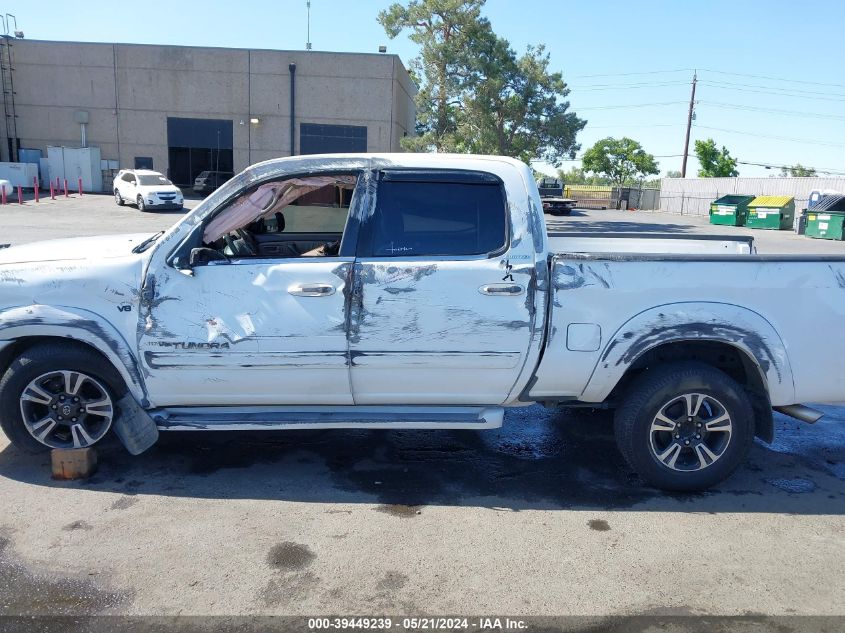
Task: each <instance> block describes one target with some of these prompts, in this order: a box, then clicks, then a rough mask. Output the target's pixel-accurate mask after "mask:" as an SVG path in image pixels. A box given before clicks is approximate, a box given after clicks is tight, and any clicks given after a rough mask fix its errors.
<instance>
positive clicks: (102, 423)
mask: <svg viewBox="0 0 845 633" xmlns="http://www.w3.org/2000/svg"><path fill="white" fill-rule="evenodd" d="M62 373H64V375H65V376H70V377H71V378H70V380H72V381H73V382H74V383H75V384H76V390H75V391H74V390H73V389H71V391H73V393H74V394H77V396H78V397H77V400H79V401H80V402H78V403H74V402H73V398H72V397H67V400H66V403H59V402H58V398H59V397H60V396H59V395H58V393H60V392H61V391H63V390H62V389H61V388H59V389H58V390H57V393H56V394H55V395H54V394H53V393H52V392H53V389H52V388H51V385H54V384H61V385H66V384H67V383H66V380H68V378H64V379H63V377H62V376H60V374H62ZM53 375H56V376H55V377H54V378H50V376H53ZM76 376H83V377H84V379H78V378H76ZM45 377H47V378H45ZM39 380H45V381H46V382H41V383H38V382H37V381H39ZM33 383H36V384H39V385H40V386H41V388H42V391H43V392H44V393H47V394H49V395H51V396H52V395H54V399H55V402H56V404H61V405H62V408H65V407H67V409H68V410H70V409H71V407H83V406H85V407H86V408H87V407H88V406H90V407H91V408H90V409H89V410H87V411H82V409H81V408H80V409H76V410H74V411H71V412H70V413H68V412H67V411H65V416H62V417H64V418H65V419H64V420H63V421H62V422H58V421H57V418H58V416H59V415H61V410H59V409H57V410H56V411H52V413H51V412H50V410H51V409H52V408H53V407H52V405H50V404H44V403H41V402H33V401H32V400H31V399H28V398H26V397H25V395H24V393H25V392H27V393H28V394H33V393H34V392H33V391H32V390H31V389H32V385H33ZM98 391H102V392H104V393H103V396H104V397H103V398H101V397H100V396H99V395H98ZM125 392H126V387H125V386H124V383H123V380H122V379H121V377H120V374H119V373H118V372H117V370H116V369H115V368H114V367H113V366H112V365H111V363H109V362H108V361H107V360H106V359H105V358H103V357H102V356H101V355H100V354H98V353H97V352H96V351H94V350H93V349H90V348H88V347H85V346H84V345H80V344H74V343H43V344H40V345H35V346H33V347H31V348H29V349H27V350H26V351H24V352H23V354H21V355H20V356H19V357H18V358H17V359H16V360H15V361H14V362H13V363H12V364H11V366H10V367H9V369H7V370H6V373H5V374H3V376H2V378H0V428H2V430H3V432H4V433H5V434H6V437H8V438H9V441H11V442H12V444H14V445H15V446H16V447H18V448H20V449H22V450H23V451H25V452H28V453H40V452H43V451H47V450H49V449H50V448H74V447H86V446H93V445H94V444H96V443H97V442H99V441H100V440H101V439H102V438H103V437H105V436H106V435H107V434H108V432H109V430H110V428H111V423H112V421H113V419H114V417H115V416H116V415H117V410H116V402H117V400H118V399H119V398H120V397H121V396H122V395H123V394H124V393H125ZM38 397H39V398H40V397H41V396H38ZM106 400H107V401H108V404H97V403H102V402H103V401H106ZM86 402H87V403H88V404H86ZM25 415H27V416H28V418H29V422H30V425H29V428H28V426H27V424H26V423H25V417H24V416H25ZM42 415H46V416H48V417H50V419H49V420H48V421H46V422H45V421H44V420H39V418H41V417H42ZM72 415H78V416H79V417H77V418H69V419H68V418H67V417H66V416H72ZM45 419H46V418H45ZM70 420H73V422H71V421H70ZM50 422H53V423H55V424H54V425H51V424H50ZM41 423H43V424H41ZM74 426H75V427H77V429H74V428H73V427H74ZM80 426H81V427H82V429H83V431H84V435H83V434H82V433H80V432H79V430H78V427H80ZM30 428H33V429H34V431H30ZM45 429H53V430H52V431H50V432H49V434H47V435H45V442H41V441H39V440H37V439H36V438H35V436H34V434H35V433H38V434H40V433H44V432H45ZM89 439H90V440H92V441H90V442H89V441H88V440H89ZM77 445H79V446H77Z"/></svg>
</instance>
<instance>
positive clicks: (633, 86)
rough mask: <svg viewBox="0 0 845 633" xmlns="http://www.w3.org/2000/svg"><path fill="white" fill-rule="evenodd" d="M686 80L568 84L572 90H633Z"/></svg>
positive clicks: (685, 82) (660, 86) (671, 84)
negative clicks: (584, 84)
mask: <svg viewBox="0 0 845 633" xmlns="http://www.w3.org/2000/svg"><path fill="white" fill-rule="evenodd" d="M688 83H689V82H688V81H655V82H646V83H641V82H640V83H633V84H588V85H586V86H571V85H570V86H569V88H571V89H572V90H576V91H578V90H635V89H637V88H662V87H664V86H684V85H686V84H688Z"/></svg>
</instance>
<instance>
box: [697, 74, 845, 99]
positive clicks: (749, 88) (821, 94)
mask: <svg viewBox="0 0 845 633" xmlns="http://www.w3.org/2000/svg"><path fill="white" fill-rule="evenodd" d="M701 83H703V84H707V85H710V86H714V87H716V88H728V89H731V90H743V91H746V92H759V90H753V88H760V89H762V90H765V91H766V92H764V93H762V94H775V95H777V94H783V95H784V96H796V97H797V96H804V95H811V96H808V97H807V98H813V99H819V98H822V99H826V98H831V97H839V98H845V94H843V93H839V92H825V91H820V90H802V89H799V88H778V87H777V86H759V85H757V84H737V83H732V82H730V81H711V80H708V79H704V80H701ZM837 100H838V99H837Z"/></svg>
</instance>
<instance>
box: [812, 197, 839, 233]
mask: <svg viewBox="0 0 845 633" xmlns="http://www.w3.org/2000/svg"><path fill="white" fill-rule="evenodd" d="M806 214H807V228H806V229H805V231H804V233H805V235H807V236H808V237H815V238H820V239H824V240H842V239H845V235H843V234H845V230H843V228H844V227H845V196H825V198H824V199H822V201H821V202H820V203H819V204H818V205H816V206H815V207H813V208H812V209H807V211H806Z"/></svg>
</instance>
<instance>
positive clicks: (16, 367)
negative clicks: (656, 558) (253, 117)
mask: <svg viewBox="0 0 845 633" xmlns="http://www.w3.org/2000/svg"><path fill="white" fill-rule="evenodd" d="M798 307H800V308H801V309H800V310H798V309H797V308H798ZM810 313H811V314H812V319H811V321H810V322H808V320H807V319H804V318H801V315H802V314H804V315H806V314H810ZM843 318H845V259H843V258H834V257H795V256H764V255H757V254H756V253H755V252H754V247H753V243H752V242H751V240H749V239H746V238H730V237H727V238H726V237H706V236H704V237H696V238H691V237H679V236H675V235H651V236H641V237H635V236H631V235H612V234H611V235H608V234H598V235H594V236H589V235H577V234H552V235H549V234H547V232H546V229H545V225H544V221H543V210H542V204H541V201H540V197H539V195H538V191H537V186H536V184H535V182H534V180H533V178H532V173H531V170H530V169H529V168H528V167H527V166H526V165H524V164H523V163H520V162H518V161H516V160H513V159H509V158H502V157H492V156H452V155H443V154H418V155H416V154H395V155H324V156H308V157H291V158H283V159H278V160H271V161H267V162H264V163H260V164H257V165H255V166H253V167H250V168H249V169H247V170H245V171H244V172H242V173H240V174H238V175H237V176H235V177H234V178H233V179H232V180H230V181H229V182H228V183H226V184H225V185H224V186H223V187H221V188H220V189H218V190H217V191H215V192H214V193H213V194H212V195H211V196H209V197H208V198H207V199H205V200H204V201H203V202H202V203H201V204H199V205H198V206H197V207H196V208H195V209H194V210H193V211H192V212H190V213H189V214H187V215H186V216H185V217H184V218H182V219H181V220H180V221H179V222H178V223H177V224H176V225H175V226H173V227H172V228H171V229H169V230H167V231H165V232H163V233H162V234H157V235H152V236H150V235H128V236H110V237H94V238H77V239H67V240H59V241H53V242H43V243H34V244H25V245H19V246H15V245H12V247H11V248H7V249H3V250H2V251H0V375H2V380H0V423H2V428H3V430H4V432H5V433H6V435H7V436H8V437H9V439H10V440H11V442H12V443H14V444H15V445H17V446H19V447H21V448H23V449H29V450H39V449H40V450H46V449H48V448H60V449H61V448H73V447H86V446H91V445H94V444H96V443H97V442H98V441H99V440H100V439H102V438H103V437H104V436H105V435H106V434H107V433H108V432H109V431H110V430H112V429H113V430H114V431H115V432H116V433H117V435H118V437H119V438H120V439H121V441H122V442H123V443H124V445H125V446H126V447H127V449H129V451H130V452H131V453H139V452H141V451H143V450H145V449H147V448H149V447H150V446H151V445H152V444H153V443H154V442H155V441H156V439H157V437H158V433H159V431H166V430H171V429H176V430H192V429H203V430H208V429H219V430H238V429H290V428H297V429H301V428H320V429H332V428H342V427H359V428H368V429H369V428H393V429H412V428H413V429H416V428H425V429H456V428H459V429H483V428H493V427H498V426H500V425H501V424H502V420H503V415H504V412H505V409H506V408H508V407H522V406H527V405H529V404H534V403H541V404H543V405H546V406H549V407H558V406H590V407H610V408H613V409H615V433H616V438H617V442H618V445H619V448H620V450H621V452H622V455H623V456H624V457H625V459H626V460H627V461H628V462H629V463H630V465H631V466H632V467H633V468H634V469H635V470H636V471H637V472H638V473H639V474H640V475H641V476H642V478H643V479H644V480H645V481H646V482H648V483H650V484H652V485H655V486H659V487H663V488H667V489H676V490H696V489H702V488H706V487H708V486H711V485H713V484H715V483H717V482H719V481H720V480H722V479H723V478H725V477H726V476H728V475H729V474H730V473H731V471H732V470H733V469H734V468H735V467H736V466H737V465H738V464H739V463H740V462H741V461H742V459H743V458H744V456H745V454H746V452H747V451H748V449H749V446H750V445H751V442H752V440H753V438H754V436H755V435H756V436H759V437H761V438H762V439H763V440H765V441H771V440H772V435H773V422H772V408H773V407H774V408H778V409H779V410H781V411H784V412H786V413H788V414H791V415H793V416H796V417H798V418H800V419H804V420H807V421H813V420H814V419H816V418H817V417H818V415H819V414H817V413H816V412H814V411H813V410H812V409H809V408H808V407H804V406H803V405H800V404H798V403H800V402H802V401H807V402H822V403H823V402H837V401H841V400H842V399H843V396H845V388H843V383H842V379H841V376H840V373H839V372H838V371H837V368H839V367H841V362H842V358H843V356H845V343H843V342H842V339H841V337H827V336H819V335H818V332H823V331H836V330H838V328H839V327H840V325H841V324H842V322H843Z"/></svg>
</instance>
